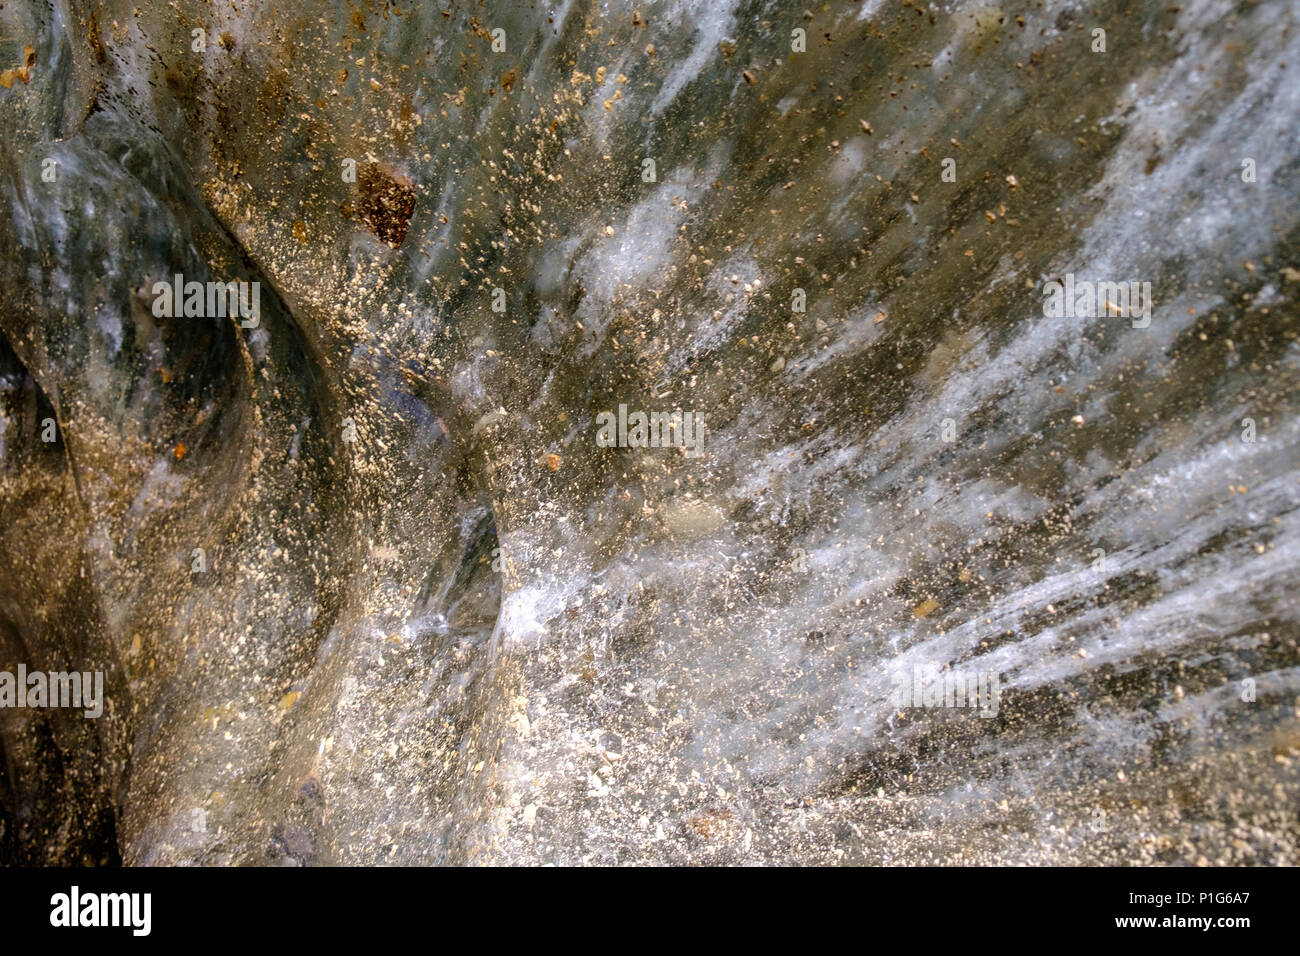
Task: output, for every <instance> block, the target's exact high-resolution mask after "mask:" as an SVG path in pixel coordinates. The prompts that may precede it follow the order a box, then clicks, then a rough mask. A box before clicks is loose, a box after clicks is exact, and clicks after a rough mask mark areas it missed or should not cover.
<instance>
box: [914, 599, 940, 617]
mask: <svg viewBox="0 0 1300 956" xmlns="http://www.w3.org/2000/svg"><path fill="white" fill-rule="evenodd" d="M938 609H939V602H938V601H936V600H935V599H934V598H926V599H925V600H924V601H922V602H921V603H920V604H918V605H917V606H916V607H914V608H912V617H926V616H927V615H929V614H933V613H934V612H935V611H937V610H938Z"/></svg>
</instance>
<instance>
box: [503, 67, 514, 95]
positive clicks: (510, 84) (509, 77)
mask: <svg viewBox="0 0 1300 956" xmlns="http://www.w3.org/2000/svg"><path fill="white" fill-rule="evenodd" d="M516 76H517V74H516V73H515V71H514V70H510V71H509V72H508V73H506V74H505V75H504V76H502V77H501V88H502V89H503V90H505V91H506V92H507V93H509V92H510V91H511V90H513V89H514V88H515V79H516Z"/></svg>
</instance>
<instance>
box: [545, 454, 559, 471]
mask: <svg viewBox="0 0 1300 956" xmlns="http://www.w3.org/2000/svg"><path fill="white" fill-rule="evenodd" d="M561 460H562V459H561V458H560V456H559V455H557V454H554V453H551V454H549V455H547V456H546V457H545V458H544V459H543V461H545V462H546V467H547V468H549V469H551V471H559V470H560V462H561Z"/></svg>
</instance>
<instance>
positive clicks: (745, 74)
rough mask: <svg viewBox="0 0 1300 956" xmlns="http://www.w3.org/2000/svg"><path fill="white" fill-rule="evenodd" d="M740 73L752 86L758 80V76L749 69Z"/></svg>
mask: <svg viewBox="0 0 1300 956" xmlns="http://www.w3.org/2000/svg"><path fill="white" fill-rule="evenodd" d="M740 75H741V76H743V77H744V78H745V82H746V83H748V84H749V85H750V86H753V85H754V84H755V83H757V82H758V78H757V77H755V76H754V74H753V73H750V72H749V70H745V71H744V72H742V73H741V74H740Z"/></svg>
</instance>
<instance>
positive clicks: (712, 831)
mask: <svg viewBox="0 0 1300 956" xmlns="http://www.w3.org/2000/svg"><path fill="white" fill-rule="evenodd" d="M733 816H734V814H732V812H731V811H730V810H710V811H708V812H706V813H702V814H700V815H699V816H698V817H694V818H692V820H691V829H692V830H694V831H695V832H696V833H698V834H699V835H700V836H702V837H704V838H705V839H712V838H713V837H715V836H721V835H722V834H723V833H725V832H726V831H727V830H728V829H729V825H730V822H731V819H732V817H733Z"/></svg>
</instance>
